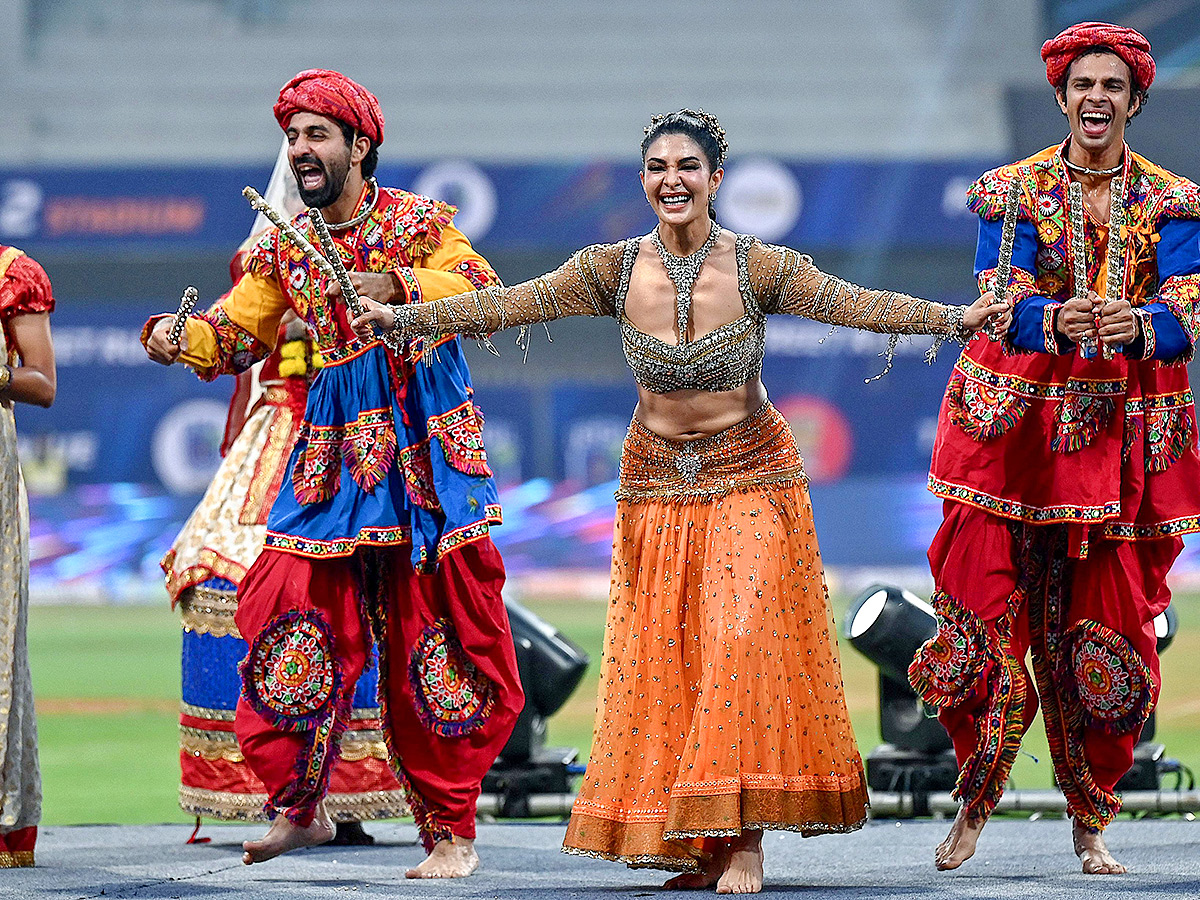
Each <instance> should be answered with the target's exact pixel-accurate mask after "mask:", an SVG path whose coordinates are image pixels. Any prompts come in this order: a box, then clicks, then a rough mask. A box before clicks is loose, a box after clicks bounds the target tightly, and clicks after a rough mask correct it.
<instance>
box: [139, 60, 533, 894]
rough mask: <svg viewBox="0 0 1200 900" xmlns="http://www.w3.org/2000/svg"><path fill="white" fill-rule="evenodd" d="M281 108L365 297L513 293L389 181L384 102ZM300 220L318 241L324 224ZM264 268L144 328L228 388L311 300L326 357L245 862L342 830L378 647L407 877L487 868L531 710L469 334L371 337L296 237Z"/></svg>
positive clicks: (293, 497)
mask: <svg viewBox="0 0 1200 900" xmlns="http://www.w3.org/2000/svg"><path fill="white" fill-rule="evenodd" d="M274 112H275V116H276V119H277V120H278V122H279V124H280V126H281V127H282V128H283V129H284V132H285V133H286V135H287V137H288V144H289V148H288V157H289V161H290V163H291V167H292V170H293V172H294V174H295V175H296V181H297V183H298V185H299V189H300V193H301V198H302V199H303V200H304V202H305V204H306V205H307V206H308V207H310V208H314V207H315V208H318V209H320V210H321V211H322V214H323V217H324V218H325V219H326V220H327V222H328V223H329V228H330V231H331V232H332V236H333V240H334V243H335V244H336V246H337V249H338V252H339V254H340V256H341V258H342V262H343V264H344V265H345V266H346V268H347V270H349V271H350V272H351V273H352V274H351V280H352V281H353V283H354V285H355V288H356V290H357V291H358V292H359V293H360V294H361V295H363V296H368V297H371V298H372V299H374V300H378V301H380V302H388V303H410V302H417V301H420V300H424V299H432V298H435V297H441V296H448V295H451V294H457V293H461V292H463V291H467V290H473V289H476V288H481V287H486V286H488V285H491V284H495V283H497V282H498V279H497V278H496V275H495V273H494V272H493V270H492V268H491V266H489V265H488V263H487V261H486V260H484V259H483V258H482V257H481V256H480V255H479V254H477V253H476V252H475V251H474V250H473V249H472V247H471V245H470V242H469V241H468V240H467V239H466V237H465V236H463V234H462V233H461V232H459V231H458V230H457V229H456V228H455V227H454V226H453V224H452V219H453V216H454V213H455V209H454V208H453V207H452V206H448V205H447V204H444V203H441V202H439V201H436V200H431V199H429V198H426V197H421V196H419V195H416V194H411V193H408V192H406V191H402V190H397V189H394V188H385V187H380V186H379V185H378V184H377V183H376V182H375V180H374V178H372V177H371V176H372V174H373V172H374V169H375V164H376V161H377V159H378V152H377V148H378V146H379V144H380V143H382V141H383V124H384V120H383V114H382V112H381V110H380V108H379V103H378V101H377V100H376V98H375V97H374V95H372V94H371V93H370V92H369V91H367V90H366V89H365V88H363V87H362V86H361V85H359V84H356V83H355V82H354V81H352V80H351V79H349V78H347V77H346V76H344V75H342V74H340V73H337V72H332V71H328V70H324V69H311V70H307V71H304V72H301V73H300V74H298V75H297V76H296V77H295V78H293V79H292V80H291V81H289V82H288V83H287V84H286V85H284V87H283V89H282V90H281V91H280V94H279V100H278V102H277V103H276V104H275V107H274ZM293 224H294V225H295V226H296V227H297V228H298V229H300V231H301V232H303V233H304V234H305V235H306V237H307V238H308V240H309V242H310V243H312V244H313V245H317V244H318V240H317V237H316V233H315V230H314V228H313V226H312V224H311V222H310V221H309V216H308V214H307V213H301V214H300V215H299V216H297V217H296V218H295V219H294V220H293ZM244 266H245V275H244V276H243V277H242V278H241V279H240V280H239V281H238V283H237V284H236V285H235V286H234V287H233V289H232V290H231V291H230V292H229V293H228V294H227V295H226V296H225V297H223V298H222V299H221V300H219V301H218V302H217V303H216V304H214V305H213V306H212V307H211V308H210V309H209V310H208V311H207V312H205V313H203V314H200V315H194V316H191V317H190V318H189V319H188V320H187V323H186V330H185V333H184V336H183V337H182V338H181V340H180V343H179V344H178V345H177V344H173V343H172V342H171V341H170V340H169V336H168V330H169V325H170V323H171V319H170V317H156V318H154V319H152V320H151V321H150V322H148V323H147V326H146V329H145V331H144V334H143V340H144V342H145V344H146V348H147V353H148V354H149V355H150V357H151V359H154V360H156V361H158V362H163V363H167V364H169V363H171V362H174V361H175V360H176V359H178V360H181V361H182V362H184V363H186V364H187V365H189V366H191V367H192V368H193V369H194V370H195V371H196V373H197V374H198V375H199V376H200V377H201V378H202V379H205V380H209V379H212V378H215V377H216V376H218V375H220V374H223V373H237V372H240V371H243V370H244V369H246V368H248V367H249V366H250V365H252V364H253V363H254V362H256V361H257V360H259V359H262V358H263V357H265V356H266V355H267V354H269V353H270V351H271V349H272V347H273V345H274V343H275V340H276V334H277V328H278V325H279V321H280V319H281V317H282V316H283V314H284V313H285V311H286V310H288V309H292V310H294V311H295V312H296V314H297V315H298V316H299V317H300V318H301V319H302V320H303V321H304V322H305V323H306V324H307V326H308V329H309V332H310V333H311V334H312V335H313V338H314V341H315V344H316V349H317V350H319V351H320V353H321V355H322V356H323V357H324V359H325V367H324V368H323V369H322V370H321V372H320V374H319V375H318V376H317V377H316V379H315V380H314V381H313V384H312V387H311V389H310V392H309V396H308V403H307V408H306V410H305V418H304V421H303V423H302V424H301V426H300V429H299V432H298V436H297V441H296V445H295V448H294V449H293V451H292V454H291V459H290V461H289V465H288V468H287V472H286V475H285V478H284V485H283V490H281V491H280V492H279V496H278V498H277V500H276V501H275V503H274V504H273V505H272V507H271V511H270V514H269V516H268V520H267V537H266V543H265V548H264V550H263V552H262V554H261V555H260V556H259V558H258V560H257V561H256V562H255V563H254V564H253V565H252V566H251V568H250V569H249V571H248V572H247V573H246V575H245V577H244V579H243V580H242V582H241V584H240V586H239V589H238V611H237V615H236V623H237V627H238V630H239V631H240V633H241V634H242V635H243V637H245V638H246V639H247V641H248V642H249V645H250V650H249V654H248V656H247V658H246V661H245V662H244V663H243V668H242V678H243V694H242V699H241V700H240V701H239V703H238V708H237V713H236V717H235V723H234V726H235V731H236V733H237V737H238V744H239V746H240V748H241V750H242V753H243V754H244V755H245V757H246V760H247V762H248V763H249V764H250V767H251V769H252V770H253V771H254V773H255V775H257V776H258V777H259V779H260V780H261V781H262V782H263V784H264V785H265V786H266V788H267V791H268V792H269V797H270V799H269V802H268V805H269V809H268V812H269V813H270V814H271V815H272V816H273V822H272V825H271V828H270V830H269V831H268V832H267V834H266V835H265V836H264V837H263V838H262V839H261V840H258V841H247V842H246V844H245V847H244V849H245V854H244V857H243V859H244V861H245V862H246V863H247V864H250V863H254V862H261V861H263V860H266V859H270V858H271V857H274V856H277V855H279V854H280V853H283V852H285V851H287V850H291V849H295V848H297V847H303V846H308V845H311V844H317V843H322V842H324V841H326V840H328V839H329V838H331V837H332V836H333V826H332V823H331V822H330V820H329V816H328V814H327V812H326V811H325V809H324V806H323V802H322V800H323V797H324V794H325V792H326V790H327V788H328V783H329V775H330V768H331V766H332V762H333V759H334V758H335V756H336V747H337V742H338V739H339V735H340V734H341V732H342V731H343V730H344V729H345V727H346V724H347V721H348V718H349V715H350V711H351V704H352V699H353V698H352V696H351V692H352V689H353V686H354V684H355V682H356V681H357V680H358V676H359V674H360V673H361V671H362V669H363V667H364V665H366V663H367V660H368V659H369V658H370V651H371V646H372V641H374V643H375V645H376V646H377V647H378V650H379V657H380V669H381V671H380V678H379V683H380V698H379V699H380V706H381V709H382V719H383V728H384V740H385V742H386V744H387V747H388V751H389V755H390V757H391V762H392V764H393V767H394V769H395V771H396V774H397V776H398V778H399V779H400V781H401V783H402V784H403V785H404V787H405V789H406V791H407V792H408V797H409V805H410V806H411V808H412V810H413V813H414V816H415V817H416V821H417V826H418V828H419V829H420V832H421V837H422V840H423V842H424V844H425V847H426V850H427V851H428V853H429V855H428V857H427V858H426V859H425V860H424V861H423V862H422V863H421V864H420V865H418V866H416V867H414V868H413V869H410V870H409V872H408V875H409V877H414V878H415V877H457V876H462V875H469V874H470V873H471V872H472V871H474V870H475V868H476V867H477V865H478V856H477V855H476V853H475V849H474V837H475V803H476V800H477V798H478V795H479V790H480V783H481V781H482V778H483V776H484V774H485V773H486V772H487V770H488V769H489V768H490V767H491V765H492V763H493V762H494V761H495V759H496V756H497V755H498V753H499V751H500V749H501V748H502V747H503V745H504V743H505V741H507V739H508V737H509V734H510V733H511V731H512V727H513V724H514V723H515V721H516V717H517V715H518V713H519V712H520V710H521V708H522V705H523V702H524V701H523V695H522V691H521V687H520V682H519V678H518V675H517V667H516V658H515V652H514V648H513V643H512V637H511V633H510V631H509V624H508V618H507V614H506V612H505V610H504V605H503V601H502V599H501V596H500V589H501V586H502V585H503V581H504V567H503V564H502V562H501V559H500V556H499V554H498V552H497V551H496V548H495V546H494V545H493V543H492V540H491V537H490V535H489V529H490V527H491V526H492V525H494V524H497V523H498V522H499V521H500V507H499V504H498V502H497V492H496V487H495V484H494V483H493V481H492V478H491V470H490V469H489V467H488V463H487V457H486V454H485V452H484V448H483V441H482V437H481V418H480V416H479V413H478V411H477V409H476V408H475V406H474V403H473V401H472V387H471V379H470V373H469V372H468V371H467V365H466V361H465V360H464V358H463V354H462V348H461V345H460V342H459V339H458V338H457V337H454V336H452V337H450V338H449V339H448V340H446V341H444V342H441V343H439V344H437V345H436V346H430V347H425V348H422V349H418V348H415V347H409V346H401V347H400V348H399V350H394V349H391V348H389V347H388V346H387V345H385V344H384V343H383V341H382V340H381V339H379V338H375V339H372V340H366V341H364V340H360V339H359V338H357V337H356V335H355V333H354V331H353V330H352V329H351V328H350V326H349V321H348V318H347V313H348V310H347V308H346V304H345V303H344V302H343V301H342V299H341V296H340V291H339V290H338V289H337V288H336V285H335V284H327V280H326V278H325V277H324V276H323V275H322V274H321V273H320V271H319V270H317V269H316V268H315V267H314V266H313V265H312V263H311V262H310V260H309V259H308V258H307V257H306V256H305V255H304V254H303V253H302V252H301V251H300V250H299V249H297V248H296V247H295V246H294V245H293V244H291V243H289V241H288V240H287V238H286V236H283V235H281V234H280V232H279V230H278V229H276V228H271V229H269V230H268V231H267V232H266V234H265V235H264V236H263V238H262V239H261V240H260V241H259V242H258V244H257V245H256V246H255V247H254V248H253V249H252V250H251V251H250V253H249V254H248V256H247V258H246V260H245V262H244Z"/></svg>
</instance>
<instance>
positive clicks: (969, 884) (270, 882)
mask: <svg viewBox="0 0 1200 900" xmlns="http://www.w3.org/2000/svg"><path fill="white" fill-rule="evenodd" d="M948 827H949V822H948V821H928V820H926V821H905V822H895V821H886V820H881V821H877V822H872V823H870V824H869V825H868V826H867V827H866V828H864V829H863V830H861V831H859V832H856V833H854V834H851V835H831V836H828V837H819V838H812V839H803V838H801V837H799V836H798V835H795V834H788V833H782V832H774V833H768V835H767V836H766V838H765V840H764V846H765V848H766V864H767V884H766V891H765V892H766V893H768V894H770V895H772V896H775V897H783V896H805V897H821V898H838V900H840V898H860V897H861V898H872V900H879V898H891V897H904V898H913V897H938V898H958V897H963V898H980V900H983V898H989V900H990V898H996V897H1002V898H1020V897H1047V898H1055V900H1073V898H1080V900H1083V898H1089V900H1091V898H1099V897H1122V898H1133V897H1136V898H1138V900H1156V898H1161V900H1182V898H1185V897H1186V898H1192V897H1200V823H1197V822H1188V821H1184V820H1182V819H1180V818H1171V819H1160V820H1144V821H1129V820H1119V821H1118V822H1116V823H1115V824H1114V825H1113V826H1112V827H1111V828H1110V829H1109V832H1108V840H1109V846H1110V848H1111V849H1112V850H1113V851H1114V853H1115V854H1116V855H1117V857H1118V858H1119V859H1121V860H1123V861H1124V862H1125V863H1126V864H1127V865H1128V866H1129V867H1130V869H1131V872H1130V874H1128V875H1124V876H1104V877H1101V876H1084V875H1081V874H1080V873H1079V871H1078V863H1077V861H1076V860H1075V857H1074V855H1073V854H1072V853H1071V846H1070V842H1071V835H1070V825H1069V824H1068V822H1067V821H1066V820H1064V819H1042V820H1039V821H1027V820H1016V819H1011V818H1006V819H998V820H996V821H993V822H992V823H990V824H989V825H988V828H987V831H986V832H985V834H984V837H983V840H982V842H981V845H980V849H979V851H978V852H977V853H976V855H975V857H974V858H973V859H971V860H970V861H969V862H968V863H967V864H966V865H965V866H963V867H962V868H961V869H959V870H957V871H956V872H952V873H940V872H937V871H936V870H935V869H934V868H933V863H932V858H933V848H934V845H935V844H937V843H938V841H940V840H941V839H942V837H943V836H944V834H945V832H946V830H947V828H948ZM190 830H191V829H190V828H189V827H186V826H181V825H139V826H116V825H94V826H93V825H89V826H84V825H80V826H70V827H49V828H45V829H43V831H42V834H41V836H40V839H39V841H38V849H37V859H38V865H37V867H36V868H33V869H9V870H2V871H0V896H3V897H16V898H22V900H24V898H55V900H65V898H98V897H104V898H106V900H108V898H139V900H141V898H163V900H166V898H204V900H218V898H219V900H232V898H240V897H253V898H255V900H268V898H274V897H279V898H285V897H286V898H307V897H321V898H330V897H336V896H339V895H342V894H346V895H352V896H356V897H402V896H413V897H432V896H446V897H455V898H461V897H486V898H504V900H542V898H547V900H548V898H564V897H570V898H600V897H607V896H611V895H614V894H615V895H616V896H617V897H625V898H632V897H648V896H654V895H656V894H657V893H658V890H657V889H658V888H659V886H660V885H661V884H662V882H663V880H664V879H665V878H666V877H667V876H666V874H664V873H659V872H657V871H654V870H648V869H638V870H630V869H627V868H625V867H624V866H620V865H616V864H613V863H606V862H601V861H599V860H592V859H584V858H580V857H575V856H567V855H565V854H563V853H560V852H559V849H558V848H559V844H560V842H561V840H562V835H563V830H564V826H563V825H562V824H558V823H554V824H483V825H481V826H480V829H479V839H478V846H479V849H480V855H481V857H482V859H483V865H482V867H481V869H480V871H479V872H478V873H477V874H476V875H474V876H473V877H471V878H467V879H462V880H460V881H456V882H453V883H445V882H421V881H408V880H406V879H405V878H404V870H405V868H406V867H407V866H410V865H413V864H415V863H417V862H419V861H420V859H421V858H422V855H423V854H422V853H421V850H420V848H419V847H418V846H417V845H416V830H415V829H414V828H413V826H412V825H411V824H404V823H399V824H392V823H368V825H367V830H368V831H370V832H371V833H372V834H374V835H375V836H376V839H377V842H378V843H377V844H376V845H375V846H373V847H353V848H347V847H318V848H313V849H309V850H303V851H298V852H296V853H293V854H290V855H289V856H286V857H281V858H279V859H275V860H271V861H270V862H267V863H263V864H260V865H256V866H253V867H246V866H243V865H242V864H241V861H240V856H241V848H240V842H241V841H242V840H244V839H246V838H249V837H255V836H257V835H258V834H260V833H261V831H262V826H257V825H255V826H247V825H205V827H204V828H203V829H202V831H201V836H205V835H207V836H209V837H211V838H212V841H211V843H208V844H194V845H187V844H185V843H184V841H185V840H186V839H187V836H188V833H189V832H190ZM707 895H708V892H700V893H691V894H689V895H688V896H707Z"/></svg>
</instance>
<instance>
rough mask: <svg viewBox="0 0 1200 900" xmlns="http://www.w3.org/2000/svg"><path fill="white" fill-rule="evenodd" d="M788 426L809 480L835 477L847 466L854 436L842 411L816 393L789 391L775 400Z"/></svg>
mask: <svg viewBox="0 0 1200 900" xmlns="http://www.w3.org/2000/svg"><path fill="white" fill-rule="evenodd" d="M775 408H776V409H778V410H779V411H780V412H781V413H783V417H784V418H785V419H787V420H788V424H789V425H791V426H792V434H793V435H794V436H795V438H796V446H797V447H799V448H800V455H801V456H802V457H804V471H805V472H806V473H807V474H808V477H809V480H811V481H812V482H813V484H823V483H827V482H831V481H837V480H838V479H840V478H841V477H842V476H843V475H845V474H846V472H847V470H848V469H849V468H850V459H851V457H852V456H853V455H854V439H853V437H852V435H851V433H850V423H849V422H847V421H846V417H845V416H844V415H843V414H842V411H841V410H840V409H838V408H837V407H836V406H834V405H833V404H832V403H830V402H829V401H828V400H823V399H822V398H820V397H812V396H809V395H807V394H793V395H792V396H790V397H784V398H783V399H782V400H781V401H780V402H778V403H776V404H775Z"/></svg>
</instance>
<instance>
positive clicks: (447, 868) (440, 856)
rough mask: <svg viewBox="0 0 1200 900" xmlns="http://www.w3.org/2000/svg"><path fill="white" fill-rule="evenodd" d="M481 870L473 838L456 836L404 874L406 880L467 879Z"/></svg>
mask: <svg viewBox="0 0 1200 900" xmlns="http://www.w3.org/2000/svg"><path fill="white" fill-rule="evenodd" d="M478 868H479V854H478V853H476V852H475V841H473V840H472V839H471V838H465V837H459V836H458V835H455V836H454V839H453V840H441V841H438V842H437V843H436V844H434V845H433V850H432V851H430V853H429V855H428V856H427V857H425V860H424V861H423V862H422V863H421V864H420V865H419V866H415V867H414V868H411V869H409V870H408V871H407V872H405V873H404V877H405V878H465V877H466V876H467V875H470V874H471V873H472V872H474V871H475V870H476V869H478Z"/></svg>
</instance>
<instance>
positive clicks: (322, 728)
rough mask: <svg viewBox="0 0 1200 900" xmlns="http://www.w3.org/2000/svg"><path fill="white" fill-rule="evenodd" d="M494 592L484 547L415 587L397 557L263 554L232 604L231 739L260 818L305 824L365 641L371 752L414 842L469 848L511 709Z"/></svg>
mask: <svg viewBox="0 0 1200 900" xmlns="http://www.w3.org/2000/svg"><path fill="white" fill-rule="evenodd" d="M503 583H504V567H503V563H502V562H501V559H500V554H499V553H498V552H497V550H496V548H495V546H494V545H493V544H492V542H491V539H490V538H484V539H481V540H478V541H475V542H473V543H470V544H466V545H464V546H462V547H460V548H458V549H456V550H454V551H452V552H451V553H449V554H447V555H446V556H445V557H444V558H443V559H442V561H441V563H440V564H439V566H438V569H437V572H436V573H434V574H428V575H427V574H420V573H417V572H415V571H414V570H413V567H412V565H411V563H410V562H409V555H408V548H406V547H397V548H376V549H361V548H360V549H359V550H358V551H357V552H356V553H355V555H354V556H351V557H330V558H324V559H312V558H307V557H303V556H299V555H294V554H290V553H285V552H281V551H278V550H272V549H267V550H264V551H263V553H262V555H261V556H260V557H259V558H258V560H257V561H256V562H255V563H254V565H253V566H252V567H251V568H250V570H249V571H248V572H247V573H246V577H245V578H244V579H243V581H242V583H241V586H240V588H239V591H238V611H237V616H236V621H237V625H238V629H239V630H240V631H241V633H242V634H243V635H244V636H246V638H247V639H248V640H249V643H250V652H249V654H248V655H247V657H246V661H245V662H244V663H243V667H242V684H243V694H242V697H241V699H240V700H239V702H238V708H237V716H236V719H235V722H234V727H235V731H236V733H237V737H238V744H239V745H240V747H241V750H242V753H243V754H244V755H245V757H246V760H247V762H248V763H249V764H250V767H251V769H252V770H253V771H254V774H255V775H257V776H258V777H259V779H261V781H262V782H263V784H264V785H265V786H266V788H267V791H268V794H269V798H270V799H269V801H268V802H269V806H270V809H269V810H268V812H269V813H271V814H272V815H274V814H275V813H283V814H284V815H286V816H287V817H288V818H289V819H290V820H291V821H293V822H295V823H296V824H298V825H302V826H303V825H307V824H308V823H309V822H311V821H312V818H313V814H314V811H315V809H316V805H317V803H318V802H319V801H320V800H321V798H322V796H323V795H324V792H325V790H326V787H327V784H328V779H329V772H330V767H331V765H332V760H333V754H332V753H331V748H333V747H336V742H337V738H338V735H339V734H340V733H341V731H342V730H344V728H345V726H346V722H347V719H348V716H349V714H350V710H351V699H352V697H351V691H352V690H353V686H354V684H355V682H356V681H357V680H358V676H359V674H360V673H361V672H362V669H363V666H364V665H365V664H366V663H367V660H368V659H370V649H371V641H372V640H374V641H376V642H377V644H378V648H379V665H380V670H381V671H380V674H379V693H380V697H379V700H380V707H381V715H382V722H383V728H384V739H385V741H386V742H387V746H388V752H389V755H390V757H391V762H392V765H393V768H394V769H395V770H396V774H397V777H398V778H399V779H400V782H401V784H403V785H404V787H405V789H406V791H407V792H408V798H409V804H410V806H411V808H412V810H413V815H414V816H415V818H416V821H417V826H418V827H419V828H420V830H421V836H422V840H423V841H424V843H425V845H426V847H427V848H431V847H432V845H433V843H434V842H436V841H437V840H441V839H443V838H449V837H450V836H451V835H458V836H460V837H467V838H473V837H474V836H475V803H476V800H477V799H478V796H479V789H480V783H481V781H482V779H483V776H484V774H486V772H487V770H488V769H489V768H490V767H491V765H492V763H493V762H494V761H495V759H496V756H497V755H498V754H499V752H500V750H501V749H502V748H503V746H504V743H505V742H506V741H507V740H508V737H509V735H510V733H511V732H512V728H513V724H514V723H515V722H516V717H517V715H518V713H519V712H520V710H521V708H522V706H523V705H524V697H523V694H522V692H521V686H520V681H519V678H518V675H517V664H516V655H515V651H514V648H513V641H512V635H511V632H510V630H509V624H508V615H507V613H506V612H505V609H504V603H503V600H502V599H501V596H500V589H501V586H502V585H503Z"/></svg>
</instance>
